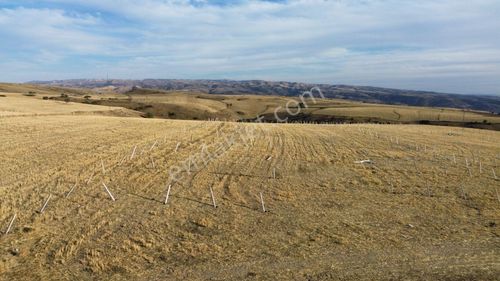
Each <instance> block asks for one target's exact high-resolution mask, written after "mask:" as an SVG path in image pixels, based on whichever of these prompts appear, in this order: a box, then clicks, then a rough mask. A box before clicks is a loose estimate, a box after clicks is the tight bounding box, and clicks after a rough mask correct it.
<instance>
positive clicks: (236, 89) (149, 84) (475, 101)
mask: <svg viewBox="0 0 500 281" xmlns="http://www.w3.org/2000/svg"><path fill="white" fill-rule="evenodd" d="M29 83H31V84H41V85H53V86H65V87H81V88H92V89H96V88H103V89H107V90H109V89H114V90H116V91H122V92H126V91H129V90H130V89H132V88H134V87H141V88H149V89H161V90H167V91H174V90H175V91H183V90H184V91H197V92H204V93H209V94H224V95H241V94H255V95H278V96H298V95H299V94H301V93H303V92H304V91H307V90H310V89H311V88H312V87H314V86H318V87H319V88H320V89H321V91H322V92H323V94H324V95H325V96H326V97H328V98H337V99H348V100H353V101H361V102H370V103H383V104H394V105H411V106H430V107H451V108H460V109H463V108H465V109H473V110H481V111H488V112H492V113H496V114H500V97H498V96H486V95H459V94H447V93H436V92H428V91H413V90H398V89H389V88H379V87H368V86H349V85H328V84H319V85H315V84H307V83H296V82H271V81H262V80H248V81H233V80H176V79H145V80H120V79H113V80H99V79H75V80H55V81H34V82H29Z"/></svg>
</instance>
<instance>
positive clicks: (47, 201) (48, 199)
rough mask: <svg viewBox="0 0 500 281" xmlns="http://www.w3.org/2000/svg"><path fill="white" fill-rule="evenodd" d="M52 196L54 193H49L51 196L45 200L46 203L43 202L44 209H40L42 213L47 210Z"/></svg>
mask: <svg viewBox="0 0 500 281" xmlns="http://www.w3.org/2000/svg"><path fill="white" fill-rule="evenodd" d="M51 197H52V194H50V195H49V197H48V198H47V200H46V201H45V204H43V207H42V209H40V214H41V213H43V211H45V208H46V207H47V204H49V201H50V198H51Z"/></svg>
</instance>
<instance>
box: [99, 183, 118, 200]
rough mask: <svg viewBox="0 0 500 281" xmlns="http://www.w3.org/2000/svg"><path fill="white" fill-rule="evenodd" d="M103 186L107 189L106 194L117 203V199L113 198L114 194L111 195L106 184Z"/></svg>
mask: <svg viewBox="0 0 500 281" xmlns="http://www.w3.org/2000/svg"><path fill="white" fill-rule="evenodd" d="M102 185H103V186H104V188H105V189H106V192H107V193H108V194H109V197H111V200H113V201H116V200H115V197H113V194H111V192H110V191H109V189H108V187H107V186H106V184H105V183H102Z"/></svg>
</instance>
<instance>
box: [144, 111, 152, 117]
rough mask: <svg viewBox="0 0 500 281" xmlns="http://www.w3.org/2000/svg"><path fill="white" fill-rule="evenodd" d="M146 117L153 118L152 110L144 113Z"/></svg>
mask: <svg viewBox="0 0 500 281" xmlns="http://www.w3.org/2000/svg"><path fill="white" fill-rule="evenodd" d="M144 117H146V118H153V117H154V115H153V113H152V112H146V115H144Z"/></svg>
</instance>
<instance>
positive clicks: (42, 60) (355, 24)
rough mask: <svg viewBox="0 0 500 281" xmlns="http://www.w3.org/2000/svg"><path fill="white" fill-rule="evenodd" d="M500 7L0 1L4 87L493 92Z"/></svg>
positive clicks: (499, 76) (499, 75)
mask: <svg viewBox="0 0 500 281" xmlns="http://www.w3.org/2000/svg"><path fill="white" fill-rule="evenodd" d="M499 16H500V1H498V0H476V1H460V0H433V1H429V0H421V1H406V0H397V1H396V0H351V1H348V0H332V1H327V0H289V1H248V0H238V1H223V0H212V1H210V0H207V1H203V0H190V1H189V0H144V1H132V0H122V1H109V0H86V1H83V0H82V1H80V0H74V1H69V0H54V1H43V0H42V1H3V0H0V38H1V41H0V81H4V82H24V81H30V80H52V79H72V78H104V77H106V75H107V74H108V73H109V75H110V77H112V78H124V79H128V78H130V79H142V78H185V79H204V78H207V79H238V80H240V79H241V80H247V79H264V80H286V81H301V82H311V83H329V84H355V85H370V86H384V87H393V88H405V89H419V90H434V91H443V92H451V93H467V94H494V95H499V94H500V36H499V34H500V33H499V32H500V31H499V30H500V20H499V19H498V18H499Z"/></svg>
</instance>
